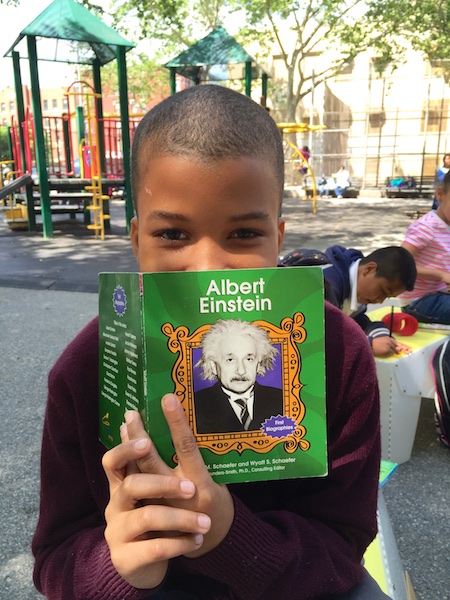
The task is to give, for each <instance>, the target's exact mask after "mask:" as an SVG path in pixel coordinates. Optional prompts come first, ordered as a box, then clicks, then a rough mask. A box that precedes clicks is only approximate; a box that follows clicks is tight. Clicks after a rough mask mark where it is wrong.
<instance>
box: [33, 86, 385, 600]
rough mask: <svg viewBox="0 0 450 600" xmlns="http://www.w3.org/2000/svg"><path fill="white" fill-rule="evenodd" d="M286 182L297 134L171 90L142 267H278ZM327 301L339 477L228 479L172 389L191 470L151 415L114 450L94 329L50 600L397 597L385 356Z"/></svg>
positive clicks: (41, 582) (246, 105) (76, 347)
mask: <svg viewBox="0 0 450 600" xmlns="http://www.w3.org/2000/svg"><path fill="white" fill-rule="evenodd" d="M283 185H284V162H283V148H282V143H281V137H280V133H279V131H278V129H277V127H276V125H275V123H274V122H273V120H272V119H271V117H270V116H269V115H268V114H267V111H265V110H264V108H262V107H260V106H259V105H258V104H256V103H254V102H253V101H252V100H250V99H248V98H247V97H245V96H243V95H240V94H238V93H236V92H233V91H231V90H228V89H226V88H223V87H220V86H208V85H205V86H198V87H195V88H191V89H188V90H185V91H183V92H180V93H178V94H175V95H174V96H171V97H170V98H168V99H166V100H164V101H163V102H162V103H160V104H159V105H157V106H156V107H155V108H153V109H152V110H151V111H150V112H149V113H148V114H147V115H146V117H144V119H143V120H142V122H141V123H140V125H139V127H138V128H137V131H136V134H135V137H134V141H133V149H132V188H133V197H134V199H135V203H136V207H135V208H136V213H137V216H136V217H135V218H134V219H133V221H132V231H131V241H132V245H133V249H134V252H135V255H136V258H137V262H138V265H139V269H140V270H141V271H162V270H165V271H173V270H205V269H225V268H227V269H230V268H244V267H255V268H259V267H272V266H276V264H277V257H278V253H279V251H280V249H281V245H282V242H283V230H284V222H283V220H282V219H281V218H280V209H281V200H282V196H283ZM181 300H182V299H180V301H181ZM325 312H326V349H327V361H326V367H327V422H328V423H327V427H328V455H329V474H328V476H326V477H324V478H311V479H297V480H294V479H291V480H285V481H268V482H258V483H246V484H233V485H229V486H225V485H218V484H216V483H214V481H213V480H212V479H211V477H210V475H209V473H208V471H207V469H206V467H205V465H204V463H203V460H202V458H201V455H200V453H199V451H198V449H197V446H196V443H195V440H194V437H193V434H192V432H191V430H190V428H189V426H188V424H187V421H186V419H185V416H184V412H183V409H182V407H181V404H180V403H179V401H178V400H177V398H176V397H175V396H174V395H173V394H168V395H166V396H164V398H163V399H162V405H163V410H164V414H165V416H166V419H167V421H168V424H169V427H170V431H171V434H172V439H173V443H174V446H175V449H176V452H177V455H178V459H179V465H178V466H177V467H176V468H175V469H170V468H169V467H168V466H166V465H165V464H163V463H162V461H161V459H160V458H159V456H158V454H157V452H156V450H155V448H154V446H153V445H152V443H151V441H150V439H149V438H148V436H147V435H146V433H145V432H144V430H143V427H142V422H141V420H140V417H139V414H138V413H135V412H130V413H127V414H126V424H124V425H123V426H122V444H121V445H119V446H117V447H116V448H114V449H112V450H110V451H109V452H106V453H105V448H104V447H103V446H102V445H101V443H100V442H99V440H98V322H97V319H95V320H93V321H92V322H91V323H89V324H88V325H87V326H86V328H85V329H84V330H83V331H82V332H81V333H80V334H79V335H78V336H77V337H76V338H75V340H74V341H72V343H71V344H70V345H69V346H68V347H67V348H66V350H65V351H64V353H63V354H62V356H61V357H60V359H59V360H58V362H57V363H56V365H55V366H54V367H53V369H52V371H51V373H50V376H49V396H48V404H47V410H46V416H45V423H44V433H43V444H42V460H41V464H42V467H41V509H40V516H39V522H38V525H37V529H36V532H35V535H34V538H33V552H34V555H35V571H34V581H35V584H36V586H37V588H38V589H39V590H40V591H41V592H42V593H44V594H45V595H46V596H47V597H48V598H50V600H51V599H63V600H71V599H75V598H82V599H83V600H90V599H96V600H97V599H98V600H118V599H120V600H124V599H133V600H137V599H142V598H154V599H180V600H181V599H183V598H185V599H188V598H191V599H192V598H193V599H207V600H214V599H219V598H220V599H222V598H223V599H225V598H229V599H231V598H233V599H242V600H251V599H257V598H260V599H263V600H273V599H274V598H286V599H288V598H289V599H290V598H295V599H302V598H305V599H306V598H323V599H325V598H328V597H329V596H330V595H333V598H336V599H338V598H340V599H342V598H345V599H347V600H350V599H352V600H355V599H360V598H361V599H362V598H371V599H376V598H386V596H385V595H384V594H383V593H382V592H381V590H380V589H379V588H378V586H377V584H376V583H375V582H374V580H373V579H371V578H370V576H369V575H368V574H367V572H366V571H365V570H364V568H363V566H362V564H361V559H362V556H363V553H364V551H365V549H366V547H367V545H368V544H369V543H370V542H371V540H372V539H373V538H374V536H375V534H376V506H377V487H378V470H379V462H380V439H379V400H378V389H377V380H376V375H375V370H374V362H373V358H372V356H371V354H370V350H369V347H368V345H367V341H366V340H365V337H364V334H363V333H362V331H361V330H360V329H359V328H358V326H357V325H355V324H354V323H353V322H352V321H351V320H350V319H348V317H346V316H345V315H343V314H342V313H341V312H340V311H339V310H337V309H336V308H334V307H332V306H329V305H327V306H326V311H325ZM168 392H170V390H168ZM102 459H103V465H104V470H103V468H102ZM105 472H106V476H105ZM105 527H106V529H105Z"/></svg>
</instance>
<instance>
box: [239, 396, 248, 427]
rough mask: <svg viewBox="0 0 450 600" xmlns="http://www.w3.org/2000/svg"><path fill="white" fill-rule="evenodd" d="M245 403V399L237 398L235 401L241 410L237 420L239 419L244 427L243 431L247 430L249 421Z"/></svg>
mask: <svg viewBox="0 0 450 600" xmlns="http://www.w3.org/2000/svg"><path fill="white" fill-rule="evenodd" d="M247 402H248V400H247V399H246V398H238V399H237V400H236V404H238V405H239V407H240V409H241V414H240V416H239V418H240V419H241V423H242V425H243V426H244V429H245V430H247V429H248V428H249V425H250V421H251V419H250V413H249V412H248V406H247Z"/></svg>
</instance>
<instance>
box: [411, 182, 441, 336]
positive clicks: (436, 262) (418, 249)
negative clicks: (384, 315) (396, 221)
mask: <svg viewBox="0 0 450 600" xmlns="http://www.w3.org/2000/svg"><path fill="white" fill-rule="evenodd" d="M436 197H437V199H438V202H439V206H438V208H437V210H435V211H434V210H433V211H430V212H428V213H427V214H426V215H424V216H423V217H421V218H420V219H417V221H414V222H413V223H411V225H410V226H409V227H408V230H407V232H406V236H405V240H404V241H403V243H402V246H403V247H404V248H406V249H407V250H408V251H409V252H410V253H411V254H412V255H413V257H414V259H415V261H416V266H417V281H416V285H415V286H414V289H413V290H412V291H408V292H405V293H404V294H401V296H400V301H401V303H402V305H403V312H405V313H407V314H409V315H413V316H414V317H416V319H417V320H418V321H421V322H423V323H443V324H445V325H450V295H449V286H450V171H449V172H448V173H447V174H446V175H445V177H444V179H443V181H442V185H441V186H439V187H438V188H437V190H436Z"/></svg>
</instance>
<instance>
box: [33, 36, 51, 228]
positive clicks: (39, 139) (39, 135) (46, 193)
mask: <svg viewBox="0 0 450 600" xmlns="http://www.w3.org/2000/svg"><path fill="white" fill-rule="evenodd" d="M27 45H28V60H29V63H30V79H31V98H32V103H33V117H34V130H35V137H36V162H37V170H38V175H39V189H40V192H41V214H42V229H43V234H44V238H52V237H53V223H52V211H51V208H50V186H49V183H48V177H47V159H46V157H45V140H44V128H43V123H42V109H41V91H40V87H39V76H38V65H37V49H36V37H35V36H33V35H27Z"/></svg>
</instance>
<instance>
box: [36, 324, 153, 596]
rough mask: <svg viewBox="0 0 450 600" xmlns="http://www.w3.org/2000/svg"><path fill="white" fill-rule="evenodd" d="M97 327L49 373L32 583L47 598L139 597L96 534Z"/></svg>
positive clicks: (100, 520) (99, 507)
mask: <svg viewBox="0 0 450 600" xmlns="http://www.w3.org/2000/svg"><path fill="white" fill-rule="evenodd" d="M96 340H97V326H96V322H93V323H91V324H90V325H88V327H87V328H86V329H85V330H84V331H83V332H82V333H81V334H80V335H79V336H78V337H77V338H76V339H75V340H74V341H73V342H72V343H71V344H70V345H69V346H68V348H67V349H66V351H65V352H64V353H63V354H62V356H61V357H60V359H59V360H58V362H57V363H56V365H55V366H54V368H53V369H52V371H51V373H50V375H49V394H48V400H47V408H46V414H45V420H44V429H43V438H42V453H41V490H40V515H39V520H38V525H37V528H36V531H35V534H34V537H33V542H32V550H33V553H34V555H35V568H34V582H35V585H36V587H37V589H38V590H39V591H40V592H42V593H43V594H44V595H45V596H46V597H47V598H49V600H75V599H80V598H82V599H83V600H113V599H114V600H117V599H118V598H121V599H123V600H140V599H142V598H147V597H149V592H148V591H142V590H136V589H135V588H133V587H131V586H130V585H129V584H128V583H127V582H126V581H125V580H123V579H122V578H121V576H120V575H119V574H118V572H117V571H116V569H115V568H114V566H113V564H112V562H111V559H110V553H109V549H108V546H107V544H106V541H105V538H104V535H103V532H104V529H105V523H104V515H103V511H104V507H105V506H106V503H107V494H108V486H107V481H106V477H105V475H104V473H103V469H102V467H101V457H102V454H103V452H104V451H105V449H104V448H103V446H102V445H101V444H100V442H99V441H98V432H97V429H98V426H97V423H98V419H97V413H98V409H97V405H98V392H97V390H98V381H97V379H98V378H97V372H98V370H97V354H96V349H97V343H96Z"/></svg>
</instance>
